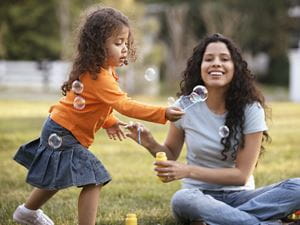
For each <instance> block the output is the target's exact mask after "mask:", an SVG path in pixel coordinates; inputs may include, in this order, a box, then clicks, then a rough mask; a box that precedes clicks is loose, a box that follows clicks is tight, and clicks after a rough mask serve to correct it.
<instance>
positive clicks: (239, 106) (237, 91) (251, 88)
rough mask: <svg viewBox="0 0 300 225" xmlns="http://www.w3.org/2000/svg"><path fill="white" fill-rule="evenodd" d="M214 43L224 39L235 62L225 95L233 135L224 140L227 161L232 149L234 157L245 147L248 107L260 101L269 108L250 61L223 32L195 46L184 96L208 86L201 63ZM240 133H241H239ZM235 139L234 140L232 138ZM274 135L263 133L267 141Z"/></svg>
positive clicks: (182, 89) (182, 88) (183, 84)
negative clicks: (246, 112) (200, 86)
mask: <svg viewBox="0 0 300 225" xmlns="http://www.w3.org/2000/svg"><path fill="white" fill-rule="evenodd" d="M213 42H223V43H224V44H225V45H226V46H227V48H228V50H229V52H230V54H231V57H232V60H233V63H234V75H233V79H232V81H231V83H230V85H229V88H228V90H227V92H226V94H225V95H226V96H225V107H226V110H227V111H228V113H227V115H226V121H225V125H226V126H227V127H228V128H229V130H230V134H229V135H228V137H224V138H222V139H221V143H222V145H223V146H224V149H223V151H222V156H223V160H226V159H227V153H228V152H229V151H230V150H231V149H232V150H233V152H232V153H231V156H232V158H233V159H236V155H237V151H238V148H239V147H241V148H243V147H244V144H245V135H244V132H243V131H244V122H245V115H244V110H245V107H246V105H247V104H251V103H253V102H259V103H260V105H261V106H262V107H263V108H264V109H265V113H266V111H267V106H266V104H265V99H264V96H263V95H262V93H261V92H260V91H259V90H258V89H257V88H256V86H255V77H254V75H253V74H252V73H251V72H250V70H249V69H248V64H247V62H246V61H245V60H244V59H243V58H242V55H241V53H240V50H239V49H238V48H237V47H236V45H235V44H234V43H233V41H231V40H230V39H228V38H226V37H224V36H223V35H220V34H213V35H209V36H206V37H205V38H203V39H202V41H201V42H200V43H199V44H198V45H197V46H196V47H195V48H194V50H193V55H192V56H191V57H190V58H189V59H188V61H187V67H186V69H185V70H184V72H183V80H182V81H181V82H180V92H179V93H177V96H180V95H189V94H190V93H191V92H192V91H193V88H194V87H195V86H196V85H205V84H204V82H203V80H202V78H201V63H202V59H203V55H204V52H205V50H206V47H207V45H208V44H210V43H213ZM239 132H240V134H241V136H239ZM231 139H233V143H232V142H231V141H230V140H231ZM269 140H270V136H269V134H268V132H267V131H264V132H263V140H262V141H263V142H264V141H269ZM264 149H265V148H264V146H263V145H262V146H261V153H262V152H263V151H264Z"/></svg>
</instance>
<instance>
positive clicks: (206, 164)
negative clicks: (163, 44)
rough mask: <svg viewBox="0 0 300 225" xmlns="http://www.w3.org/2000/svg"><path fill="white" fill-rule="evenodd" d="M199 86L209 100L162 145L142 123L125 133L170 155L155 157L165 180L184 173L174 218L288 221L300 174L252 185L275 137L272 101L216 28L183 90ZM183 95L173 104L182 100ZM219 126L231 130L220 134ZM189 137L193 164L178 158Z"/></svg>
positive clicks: (222, 222) (213, 222) (217, 223)
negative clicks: (270, 128)
mask: <svg viewBox="0 0 300 225" xmlns="http://www.w3.org/2000/svg"><path fill="white" fill-rule="evenodd" d="M197 85H203V86H205V87H206V88H207V91H208V98H207V100H206V101H203V102H198V103H196V104H194V105H193V106H192V107H189V109H187V110H186V112H185V115H184V116H183V117H182V118H181V119H180V120H178V121H177V122H175V123H171V124H170V128H169V132H168V135H167V138H166V140H165V143H164V144H159V143H157V142H156V141H155V140H154V138H153V137H152V135H151V133H150V132H149V131H148V130H147V129H146V128H144V127H142V129H141V126H142V125H140V124H137V123H135V124H133V125H131V126H129V127H128V129H129V131H130V133H129V134H127V136H129V137H131V138H132V139H134V140H135V141H137V140H138V130H141V131H142V132H141V137H140V140H141V144H142V145H143V146H144V147H145V148H147V149H148V150H149V152H150V153H151V154H152V155H153V156H154V155H155V154H156V152H159V151H163V152H166V154H167V156H168V159H169V161H167V162H157V163H156V166H157V168H156V169H155V170H156V171H157V175H158V176H160V177H164V178H165V182H171V181H174V180H178V179H183V188H182V189H181V190H179V191H177V192H176V193H175V194H174V196H173V198H172V202H171V204H172V210H173V214H174V216H175V218H176V219H177V221H179V222H180V223H181V224H190V225H201V224H210V225H259V224H260V225H265V224H268V225H279V224H283V223H282V222H281V220H280V218H283V217H285V216H287V215H288V214H290V213H292V212H293V211H295V210H297V209H299V208H300V198H299V196H300V179H299V178H295V179H289V180H285V181H283V182H280V183H277V184H273V185H270V186H267V187H262V188H259V189H254V178H253V175H252V174H253V171H254V169H255V166H256V164H257V161H258V158H259V155H260V154H261V153H262V151H263V149H264V147H263V145H262V143H263V142H264V141H267V140H268V139H269V135H268V133H267V126H266V121H265V109H266V105H265V101H264V97H263V96H262V94H261V92H260V91H259V90H258V89H257V88H256V87H255V82H254V76H253V75H252V74H251V72H250V71H249V69H248V67H247V63H246V62H245V61H244V60H243V58H242V55H241V53H240V51H239V50H238V48H237V47H236V46H235V45H234V43H233V42H232V41H231V40H229V39H228V38H226V37H224V36H222V35H220V34H213V35H211V36H207V37H205V38H204V39H203V40H202V41H201V42H200V43H199V44H198V45H197V46H196V47H195V48H194V51H193V55H192V56H191V57H190V59H189V60H188V62H187V67H186V69H185V71H184V73H183V80H182V81H181V83H180V89H181V91H180V93H179V94H178V95H185V96H187V95H190V94H191V93H192V91H193V88H194V87H195V86H197ZM180 101H181V99H179V100H178V101H177V102H176V103H175V104H176V105H177V106H180V105H181V104H180ZM138 128H139V129H138ZM219 129H225V131H226V130H227V129H228V130H229V133H227V134H226V133H225V134H219ZM184 142H185V143H186V146H187V157H186V159H187V164H182V163H179V162H176V161H175V160H177V158H178V157H179V155H180V152H181V150H182V146H183V144H184ZM162 166H163V167H162ZM290 224H300V223H299V222H298V223H297V222H294V223H290Z"/></svg>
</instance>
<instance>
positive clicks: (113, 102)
mask: <svg viewBox="0 0 300 225" xmlns="http://www.w3.org/2000/svg"><path fill="white" fill-rule="evenodd" d="M80 81H81V83H82V84H83V86H84V89H83V92H82V93H81V94H79V95H80V96H81V97H83V98H84V99H85V107H84V108H83V109H82V110H78V109H75V108H74V106H73V101H74V98H75V97H76V96H77V95H76V94H75V93H74V92H73V91H69V92H67V95H66V96H65V97H63V98H61V99H60V101H59V102H58V103H57V104H55V105H53V106H51V108H50V109H49V112H50V117H51V119H53V120H54V121H55V122H56V123H58V124H60V125H61V126H63V127H64V128H66V129H68V130H69V131H71V133H72V134H73V135H74V136H75V137H76V138H77V140H78V141H79V142H80V143H81V144H82V145H83V146H85V147H89V146H90V145H91V144H92V143H93V140H94V135H95V133H96V132H97V130H99V129H100V128H101V127H103V128H108V127H110V126H112V125H113V124H115V123H116V122H117V118H116V117H114V116H113V114H112V111H113V109H114V110H116V111H118V112H119V113H121V114H123V115H125V116H128V117H133V118H136V119H141V120H146V121H150V122H156V123H162V124H164V123H166V118H165V113H166V108H165V107H158V106H152V105H148V104H143V103H139V102H137V101H134V100H132V99H130V98H129V97H127V94H126V93H124V92H123V91H122V90H121V89H120V87H119V84H118V82H117V76H116V75H115V74H111V73H109V72H108V71H107V70H104V69H102V70H101V72H100V73H99V75H98V78H97V79H96V80H93V79H92V78H91V76H90V75H89V74H88V73H86V74H83V75H82V76H80Z"/></svg>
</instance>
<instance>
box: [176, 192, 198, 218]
mask: <svg viewBox="0 0 300 225" xmlns="http://www.w3.org/2000/svg"><path fill="white" fill-rule="evenodd" d="M203 196H204V195H203V193H202V192H201V191H200V190H199V189H182V190H179V191H177V192H176V193H175V194H174V195H173V197H172V200H171V206H172V211H173V214H174V217H175V218H176V219H178V220H181V221H182V220H188V221H190V220H192V219H197V218H196V217H199V215H201V212H200V211H199V210H201V208H203V207H202V202H203V201H202V200H201V199H202V197H203Z"/></svg>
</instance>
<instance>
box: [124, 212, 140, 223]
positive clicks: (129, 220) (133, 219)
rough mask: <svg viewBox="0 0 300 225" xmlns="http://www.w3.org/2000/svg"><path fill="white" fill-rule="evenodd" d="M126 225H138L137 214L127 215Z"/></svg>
mask: <svg viewBox="0 0 300 225" xmlns="http://www.w3.org/2000/svg"><path fill="white" fill-rule="evenodd" d="M125 225H137V218H136V214H134V213H129V214H127V215H126V219H125Z"/></svg>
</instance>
